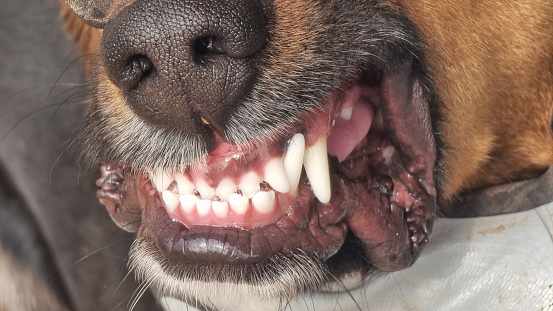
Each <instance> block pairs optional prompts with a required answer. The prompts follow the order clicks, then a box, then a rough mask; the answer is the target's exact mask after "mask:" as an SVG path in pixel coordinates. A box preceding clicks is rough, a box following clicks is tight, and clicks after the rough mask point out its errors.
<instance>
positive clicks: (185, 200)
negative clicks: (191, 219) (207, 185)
mask: <svg viewBox="0 0 553 311" xmlns="http://www.w3.org/2000/svg"><path fill="white" fill-rule="evenodd" d="M179 201H180V206H181V208H182V210H183V211H184V212H185V213H191V212H192V211H193V210H194V209H195V208H196V201H198V197H197V196H195V195H193V194H190V193H187V194H183V195H181V196H180V197H179Z"/></svg>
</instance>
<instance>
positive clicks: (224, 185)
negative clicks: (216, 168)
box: [215, 178, 236, 201]
mask: <svg viewBox="0 0 553 311" xmlns="http://www.w3.org/2000/svg"><path fill="white" fill-rule="evenodd" d="M234 191H236V184H235V183H234V182H233V181H232V179H230V178H225V179H223V180H221V181H220V182H219V184H218V185H217V189H215V194H216V195H217V196H218V197H219V199H221V200H223V201H227V199H228V196H229V195H230V194H232V193H233V192H234Z"/></svg>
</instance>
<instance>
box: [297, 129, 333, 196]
mask: <svg viewBox="0 0 553 311" xmlns="http://www.w3.org/2000/svg"><path fill="white" fill-rule="evenodd" d="M303 165H304V167H305V172H306V173H307V178H309V182H310V183H311V188H312V189H313V193H314V194H315V196H316V197H317V199H319V201H321V202H322V203H328V202H329V201H330V172H329V169H328V156H327V149H326V137H321V138H319V140H317V142H315V144H314V145H313V146H310V147H307V148H305V155H304V156H303Z"/></svg>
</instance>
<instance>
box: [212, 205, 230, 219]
mask: <svg viewBox="0 0 553 311" xmlns="http://www.w3.org/2000/svg"><path fill="white" fill-rule="evenodd" d="M211 209H212V210H213V214H215V216H217V217H219V218H225V217H227V215H228V202H225V201H213V202H212V203H211Z"/></svg>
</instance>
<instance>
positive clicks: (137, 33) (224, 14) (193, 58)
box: [102, 0, 266, 134]
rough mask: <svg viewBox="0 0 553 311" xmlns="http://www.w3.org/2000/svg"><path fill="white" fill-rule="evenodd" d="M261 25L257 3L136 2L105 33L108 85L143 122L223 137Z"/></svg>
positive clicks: (251, 67) (247, 83) (253, 61)
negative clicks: (206, 127)
mask: <svg viewBox="0 0 553 311" xmlns="http://www.w3.org/2000/svg"><path fill="white" fill-rule="evenodd" d="M265 36H266V24H265V19H264V15H263V10H262V7H261V5H260V3H259V2H258V1H257V0H229V1H221V0H199V1H198V0H196V1H192V0H185V1H182V0H140V1H137V2H135V3H133V4H131V5H129V6H128V7H126V8H124V9H123V10H122V11H121V12H120V13H118V14H117V15H115V16H114V17H113V18H112V19H111V20H110V21H109V22H108V24H107V25H106V27H105V30H104V35H103V38H102V60H103V64H104V67H105V68H106V72H107V74H108V76H109V78H110V80H111V81H112V82H113V83H114V84H115V85H117V86H119V88H121V89H122V90H123V92H124V93H125V95H126V99H127V103H128V104H129V105H130V106H131V107H132V108H133V110H134V111H135V113H137V114H138V115H139V116H140V117H142V118H143V119H145V120H146V121H147V122H150V123H153V124H156V125H162V126H169V127H171V128H177V129H181V130H185V131H187V132H190V133H192V134H200V131H202V130H201V128H202V125H201V124H202V122H200V121H199V120H200V119H201V118H203V119H205V120H207V121H208V122H209V123H210V125H211V126H212V127H214V128H215V129H216V130H218V131H220V132H223V131H224V126H225V124H226V120H227V119H228V116H229V114H230V113H231V112H232V110H233V107H236V105H238V104H239V103H240V101H241V100H243V98H244V97H245V96H246V95H247V93H248V92H249V90H250V89H251V87H252V84H253V82H254V80H255V76H256V73H257V58H258V57H257V56H256V55H257V54H259V53H258V52H259V51H260V50H261V48H262V46H263V45H264V42H265Z"/></svg>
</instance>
